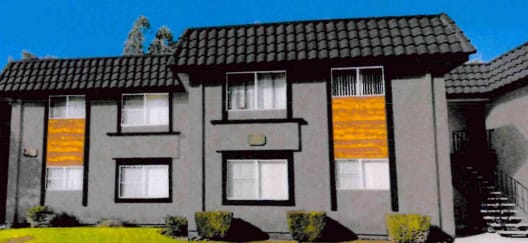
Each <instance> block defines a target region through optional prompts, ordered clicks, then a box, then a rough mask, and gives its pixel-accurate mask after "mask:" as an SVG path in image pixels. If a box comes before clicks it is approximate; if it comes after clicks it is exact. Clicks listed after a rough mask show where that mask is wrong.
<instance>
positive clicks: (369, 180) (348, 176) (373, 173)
mask: <svg viewBox="0 0 528 243" xmlns="http://www.w3.org/2000/svg"><path fill="white" fill-rule="evenodd" d="M336 185H337V189H338V190H362V189H365V190H389V189H390V176H389V161H388V159H339V160H336Z"/></svg>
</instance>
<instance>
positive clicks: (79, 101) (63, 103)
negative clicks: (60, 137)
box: [49, 95, 86, 119]
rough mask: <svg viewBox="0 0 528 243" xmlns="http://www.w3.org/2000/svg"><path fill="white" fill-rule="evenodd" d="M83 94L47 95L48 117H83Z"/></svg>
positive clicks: (84, 112)
mask: <svg viewBox="0 0 528 243" xmlns="http://www.w3.org/2000/svg"><path fill="white" fill-rule="evenodd" d="M85 116H86V108H85V97H84V95H60V96H50V97H49V118H51V119H67V118H85Z"/></svg>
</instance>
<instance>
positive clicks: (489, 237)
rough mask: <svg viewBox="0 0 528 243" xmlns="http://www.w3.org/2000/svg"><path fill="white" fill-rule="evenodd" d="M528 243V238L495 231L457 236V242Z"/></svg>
mask: <svg viewBox="0 0 528 243" xmlns="http://www.w3.org/2000/svg"><path fill="white" fill-rule="evenodd" d="M521 242H522V243H527V242H528V238H512V237H502V236H500V235H499V234H495V233H483V234H479V235H471V236H463V237H457V238H456V239H455V243H521Z"/></svg>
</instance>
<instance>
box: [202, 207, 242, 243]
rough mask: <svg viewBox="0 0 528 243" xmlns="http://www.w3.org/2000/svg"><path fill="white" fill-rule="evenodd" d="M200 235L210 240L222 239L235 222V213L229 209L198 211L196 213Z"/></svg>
mask: <svg viewBox="0 0 528 243" xmlns="http://www.w3.org/2000/svg"><path fill="white" fill-rule="evenodd" d="M194 220H195V222H196V229H197V231H198V235H199V236H201V237H203V238H205V239H209V240H221V239H225V238H226V237H227V233H228V231H229V229H230V228H231V223H232V222H233V213H232V212H229V211H209V212H196V213H195V214H194Z"/></svg>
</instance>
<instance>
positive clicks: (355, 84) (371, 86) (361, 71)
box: [332, 67, 385, 97]
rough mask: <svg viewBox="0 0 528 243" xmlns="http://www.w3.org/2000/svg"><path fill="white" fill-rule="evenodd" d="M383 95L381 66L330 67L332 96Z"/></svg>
mask: <svg viewBox="0 0 528 243" xmlns="http://www.w3.org/2000/svg"><path fill="white" fill-rule="evenodd" d="M367 95H385V84H384V79H383V68H382V67H365V68H335V69H332V96H334V97H336V96H367Z"/></svg>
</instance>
